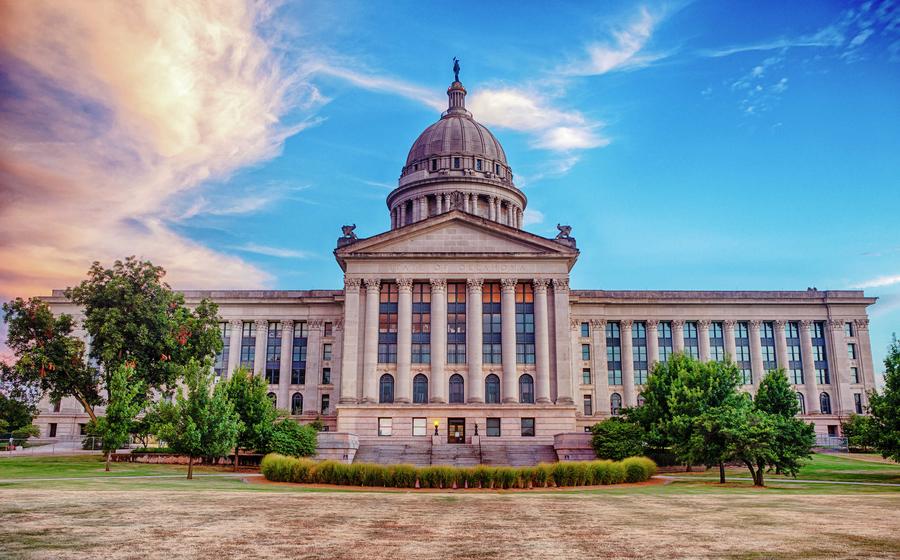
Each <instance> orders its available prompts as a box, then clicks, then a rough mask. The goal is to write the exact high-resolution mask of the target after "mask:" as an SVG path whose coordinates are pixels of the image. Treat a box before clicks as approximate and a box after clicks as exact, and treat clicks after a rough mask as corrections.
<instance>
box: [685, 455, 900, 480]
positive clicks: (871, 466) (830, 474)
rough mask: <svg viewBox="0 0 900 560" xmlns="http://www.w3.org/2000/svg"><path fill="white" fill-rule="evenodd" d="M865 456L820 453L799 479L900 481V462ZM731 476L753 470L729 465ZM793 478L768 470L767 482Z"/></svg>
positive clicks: (708, 473)
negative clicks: (886, 461)
mask: <svg viewBox="0 0 900 560" xmlns="http://www.w3.org/2000/svg"><path fill="white" fill-rule="evenodd" d="M864 459H865V457H861V458H859V459H851V458H847V457H841V456H836V455H829V454H825V453H816V454H814V455H813V457H812V461H810V462H809V463H807V464H806V465H805V466H804V467H803V468H801V469H800V472H799V473H798V474H797V478H798V479H805V480H834V481H841V482H889V483H894V484H900V464H898V463H878V462H874V461H866V460H864ZM677 475H678V476H682V475H683V476H698V477H708V476H716V477H718V471H717V470H713V469H711V470H708V471H706V472H705V473H704V472H693V473H677ZM726 476H727V477H741V478H748V477H749V476H750V473H749V471H748V470H747V469H746V468H738V467H735V468H728V469H726ZM784 478H790V477H785V476H782V475H775V474H770V473H766V481H767V483H768V482H772V483H775V482H777V481H778V480H779V479H784Z"/></svg>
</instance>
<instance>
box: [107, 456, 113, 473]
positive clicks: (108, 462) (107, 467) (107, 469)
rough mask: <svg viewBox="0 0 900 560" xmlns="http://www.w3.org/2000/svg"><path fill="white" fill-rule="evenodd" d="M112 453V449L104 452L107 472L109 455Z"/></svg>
mask: <svg viewBox="0 0 900 560" xmlns="http://www.w3.org/2000/svg"><path fill="white" fill-rule="evenodd" d="M110 455H112V451H107V452H106V472H109V457H110Z"/></svg>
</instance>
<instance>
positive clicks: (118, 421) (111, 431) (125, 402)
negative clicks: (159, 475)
mask: <svg viewBox="0 0 900 560" xmlns="http://www.w3.org/2000/svg"><path fill="white" fill-rule="evenodd" d="M134 377H135V374H134V368H133V367H131V366H130V365H127V364H123V365H120V366H119V367H117V368H116V369H115V370H113V372H112V374H111V375H110V376H109V383H110V385H109V387H108V388H107V390H108V393H109V400H108V401H107V404H106V414H105V415H104V416H102V417H100V418H98V419H97V420H95V421H92V422H91V423H92V426H90V427H89V428H88V431H89V433H90V434H92V435H96V436H98V437H100V438H101V440H100V441H101V449H103V452H104V453H106V470H107V471H108V470H109V459H110V455H111V454H112V453H113V452H114V451H115V450H116V449H119V448H121V447H124V446H125V445H126V444H127V443H128V436H129V435H130V434H131V432H132V431H133V430H134V428H135V418H136V417H137V415H138V414H140V412H141V410H142V409H143V408H144V399H143V393H144V387H143V384H142V383H141V382H140V381H135V380H134Z"/></svg>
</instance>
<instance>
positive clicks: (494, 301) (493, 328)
mask: <svg viewBox="0 0 900 560" xmlns="http://www.w3.org/2000/svg"><path fill="white" fill-rule="evenodd" d="M501 329H502V321H501V318H500V283H499V282H485V283H484V286H483V287H482V288H481V352H482V354H481V355H482V363H485V364H499V363H501V362H502V361H503V347H502V344H501V342H502V333H501Z"/></svg>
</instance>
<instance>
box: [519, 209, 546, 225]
mask: <svg viewBox="0 0 900 560" xmlns="http://www.w3.org/2000/svg"><path fill="white" fill-rule="evenodd" d="M522 221H523V225H526V226H533V225H535V224H542V223H544V213H543V212H541V211H540V210H537V209H535V208H526V209H525V215H524V217H523V218H522Z"/></svg>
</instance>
